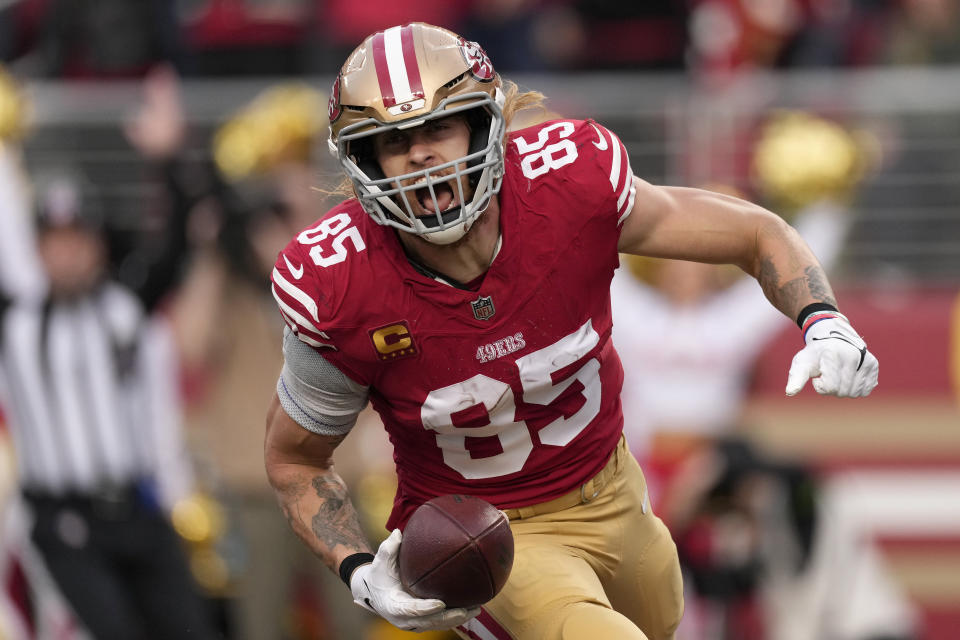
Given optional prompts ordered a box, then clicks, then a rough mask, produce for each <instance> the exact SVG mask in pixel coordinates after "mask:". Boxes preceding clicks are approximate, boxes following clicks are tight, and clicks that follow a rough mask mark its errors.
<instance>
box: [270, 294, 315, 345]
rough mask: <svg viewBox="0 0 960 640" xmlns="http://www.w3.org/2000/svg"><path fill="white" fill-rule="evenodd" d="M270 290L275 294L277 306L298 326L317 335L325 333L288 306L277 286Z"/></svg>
mask: <svg viewBox="0 0 960 640" xmlns="http://www.w3.org/2000/svg"><path fill="white" fill-rule="evenodd" d="M270 290H271V291H272V292H273V298H274V299H275V300H276V301H277V304H278V305H279V306H280V310H281V311H282V312H283V315H285V316H286V317H288V318H290V319H291V320H293V321H294V322H295V323H296V324H297V325H299V326H301V327H303V328H304V329H307V330H309V331H313V332H314V333H316V334H322V333H323V332H322V331H320V329H318V328H317V326H316V325H314V324H313V323H312V322H310V321H309V320H307V319H306V318H304V317H303V316H302V315H300V313H299V312H298V311H297V310H296V309H294V308H293V307H291V306H290V305H289V304H287V303H286V301H284V299H283V298H282V297H281V296H280V292H279V291H277V287H276V285H274V286H273V287H270Z"/></svg>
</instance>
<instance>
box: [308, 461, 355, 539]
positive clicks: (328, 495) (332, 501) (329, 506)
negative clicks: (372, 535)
mask: <svg viewBox="0 0 960 640" xmlns="http://www.w3.org/2000/svg"><path fill="white" fill-rule="evenodd" d="M312 484H313V489H314V491H315V492H316V494H317V497H318V498H320V508H319V509H318V510H317V512H316V513H315V514H314V515H313V518H311V520H310V525H311V529H312V531H313V535H314V536H316V538H317V540H319V541H320V543H321V544H323V545H325V546H326V547H327V548H328V549H331V550H333V549H334V548H335V547H336V546H337V545H343V546H344V547H347V548H349V549H366V546H367V544H366V541H365V538H364V535H363V532H362V531H361V530H360V520H359V517H358V516H357V510H356V509H355V508H354V507H353V503H352V502H351V501H350V497H349V495H348V494H347V487H346V485H344V484H343V482H342V481H341V480H340V479H339V478H337V477H331V476H317V477H315V478H314V479H313V483H312Z"/></svg>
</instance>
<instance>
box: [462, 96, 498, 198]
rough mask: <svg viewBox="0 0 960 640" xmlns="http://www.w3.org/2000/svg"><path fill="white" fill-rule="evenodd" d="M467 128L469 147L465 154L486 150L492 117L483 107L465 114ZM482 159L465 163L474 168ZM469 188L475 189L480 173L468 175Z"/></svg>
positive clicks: (475, 172)
mask: <svg viewBox="0 0 960 640" xmlns="http://www.w3.org/2000/svg"><path fill="white" fill-rule="evenodd" d="M465 115H466V119H467V127H468V128H469V129H470V147H469V150H468V152H467V153H469V154H471V155H472V154H476V153H479V152H481V151H483V150H484V149H486V148H487V145H488V144H489V139H490V125H491V123H492V122H493V117H492V116H491V115H490V113H489V112H488V111H487V110H486V109H484V108H483V107H478V108H476V109H470V110H469V111H467V112H466V114H465ZM481 162H483V158H479V157H478V158H474V159H473V160H470V161H469V162H468V163H467V166H468V167H470V168H473V167H476V166H477V165H479V164H480V163H481ZM469 180H470V186H471V187H473V188H476V186H477V182H478V181H479V180H480V172H479V171H474V172H472V173H470V175H469Z"/></svg>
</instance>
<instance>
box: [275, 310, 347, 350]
mask: <svg viewBox="0 0 960 640" xmlns="http://www.w3.org/2000/svg"><path fill="white" fill-rule="evenodd" d="M280 316H281V317H282V318H283V321H284V322H286V323H287V326H288V327H290V330H291V331H292V332H293V333H294V335H296V336H297V338H298V339H299V340H301V341H302V342H305V343H307V344H309V345H310V346H312V347H317V348H318V349H333V350H334V351H337V350H338V349H337V347H336V346H335V345H333V344H330V343H328V342H321V341H320V340H317V339H316V338H314V337H312V336H311V335H309V332H310V329H307V328H306V327H303V326H301V325H299V324H297V322H296V320H293V319H292V318H289V317H288V316H287V314H286V312H285V311H284V310H283V309H280ZM301 317H302V316H301ZM316 333H317V334H318V335H320V336H322V337H324V338H326V339H327V340H329V339H330V336H328V335H327V334H326V333H324V332H323V331H317V332H316Z"/></svg>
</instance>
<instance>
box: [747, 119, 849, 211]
mask: <svg viewBox="0 0 960 640" xmlns="http://www.w3.org/2000/svg"><path fill="white" fill-rule="evenodd" d="M864 164H865V163H864V154H863V152H862V150H861V148H860V145H859V144H858V142H857V140H856V139H855V138H854V136H853V135H851V134H850V133H849V132H848V131H847V130H845V129H844V128H843V127H841V126H840V125H838V124H837V123H835V122H831V121H829V120H825V119H823V118H820V117H817V116H814V115H811V114H809V113H803V112H797V111H787V112H782V113H778V114H776V115H774V116H773V117H772V118H771V119H770V120H769V121H768V122H767V124H766V126H765V127H764V129H763V134H762V136H761V138H760V141H759V143H758V144H757V148H756V150H755V153H754V158H753V173H754V177H755V178H756V180H757V182H758V183H759V185H760V187H761V188H762V189H763V191H764V192H765V193H766V194H767V195H768V196H769V197H770V198H771V199H772V200H774V201H775V202H776V203H777V205H778V206H781V207H786V208H788V209H792V210H796V209H798V208H800V207H803V206H804V205H807V204H810V203H812V202H815V201H817V200H820V199H824V198H838V199H843V198H846V197H847V196H848V195H849V193H850V192H851V191H852V190H853V188H854V187H855V186H856V184H857V183H858V182H859V180H860V179H861V178H862V177H863V173H864Z"/></svg>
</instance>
